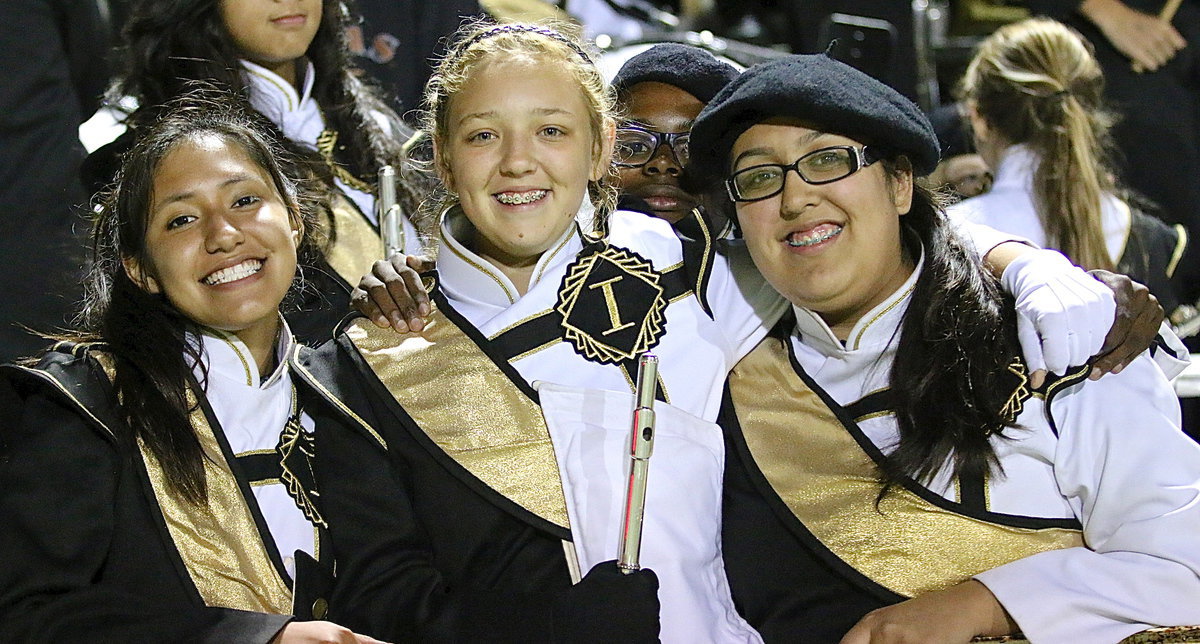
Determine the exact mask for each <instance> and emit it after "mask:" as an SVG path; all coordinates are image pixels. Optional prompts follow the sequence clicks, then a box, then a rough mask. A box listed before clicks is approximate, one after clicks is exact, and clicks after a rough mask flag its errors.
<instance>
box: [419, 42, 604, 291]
mask: <svg viewBox="0 0 1200 644" xmlns="http://www.w3.org/2000/svg"><path fill="white" fill-rule="evenodd" d="M590 116H591V112H590V111H589V107H588V104H587V102H586V100H585V99H584V96H583V92H582V90H581V88H580V85H579V82H578V81H577V80H576V79H575V78H574V77H573V76H572V75H571V74H570V73H568V72H567V71H565V70H563V69H561V67H560V66H558V65H554V64H551V63H548V62H542V61H538V60H536V59H532V60H531V59H527V58H520V59H516V60H503V61H491V62H486V63H483V64H480V65H478V66H477V67H476V69H475V71H474V72H473V73H472V74H471V76H470V78H469V79H468V80H467V82H466V84H465V85H463V87H462V89H461V90H459V91H458V92H457V93H456V94H454V95H453V96H452V97H451V99H450V104H449V112H448V115H447V127H446V136H445V137H444V142H443V143H442V144H441V145H438V146H437V147H436V155H437V159H438V168H439V171H440V173H441V175H442V179H443V180H444V181H445V182H446V185H447V187H448V188H450V189H451V190H453V191H454V192H456V193H457V194H458V199H459V203H460V204H461V205H462V209H463V212H464V213H465V214H466V216H467V219H469V220H470V221H471V224H472V225H474V227H475V231H476V237H475V240H474V242H473V244H472V250H474V251H475V252H477V253H479V255H480V256H482V257H483V258H485V259H487V260H488V261H490V262H492V263H493V264H495V265H497V266H498V267H500V268H501V269H502V270H504V269H506V268H520V267H532V266H533V265H534V264H536V263H537V260H538V258H539V257H540V256H541V255H542V253H544V252H546V250H548V249H549V248H550V246H551V245H553V244H554V242H556V241H557V240H558V239H559V238H560V237H561V236H562V235H563V233H564V232H565V231H566V229H567V227H568V226H570V225H572V222H573V221H574V220H575V214H576V212H577V211H578V210H579V207H580V205H581V204H582V203H583V200H584V198H586V196H587V186H588V181H589V180H598V179H600V177H601V176H603V173H604V171H605V170H606V169H607V167H608V162H609V158H610V155H611V152H612V133H611V132H606V133H604V135H603V136H602V137H601V139H602V140H597V136H596V135H595V134H594V133H593V129H592V126H591V119H590Z"/></svg>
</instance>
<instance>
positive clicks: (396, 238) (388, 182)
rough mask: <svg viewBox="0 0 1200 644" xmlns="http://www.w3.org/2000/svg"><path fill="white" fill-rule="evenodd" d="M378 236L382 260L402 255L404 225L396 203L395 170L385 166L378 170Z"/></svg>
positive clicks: (398, 205)
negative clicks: (381, 238) (381, 245)
mask: <svg viewBox="0 0 1200 644" xmlns="http://www.w3.org/2000/svg"><path fill="white" fill-rule="evenodd" d="M375 207H376V212H378V213H379V234H380V235H381V236H382V237H383V255H384V259H387V258H388V257H391V256H392V255H403V254H404V224H403V223H402V222H401V221H400V218H401V217H403V216H404V215H402V214H400V204H399V203H397V201H396V169H395V168H393V167H392V166H390V165H385V166H383V167H382V168H380V169H379V202H378V203H377V204H376V206H375Z"/></svg>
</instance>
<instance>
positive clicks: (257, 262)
mask: <svg viewBox="0 0 1200 644" xmlns="http://www.w3.org/2000/svg"><path fill="white" fill-rule="evenodd" d="M262 267H263V260H261V259H247V260H245V261H242V262H239V263H237V264H234V265H233V266H228V267H226V268H222V269H219V270H215V271H213V272H211V273H209V274H208V275H205V276H204V279H202V280H200V281H201V282H204V283H205V284H207V285H209V286H220V285H221V284H229V283H230V282H236V281H238V280H242V279H246V278H247V277H250V276H251V275H254V274H255V273H257V272H259V271H261V270H262Z"/></svg>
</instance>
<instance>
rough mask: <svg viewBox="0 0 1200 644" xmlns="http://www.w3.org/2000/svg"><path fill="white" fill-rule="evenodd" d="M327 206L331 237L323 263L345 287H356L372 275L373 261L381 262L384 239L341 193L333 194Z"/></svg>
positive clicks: (383, 253)
mask: <svg viewBox="0 0 1200 644" xmlns="http://www.w3.org/2000/svg"><path fill="white" fill-rule="evenodd" d="M330 205H331V209H332V210H333V235H334V236H333V243H332V244H330V247H329V250H328V251H327V252H326V253H325V260H326V261H328V262H329V266H331V267H332V268H333V270H335V271H337V274H338V275H341V276H342V279H344V280H346V283H347V284H350V285H351V286H355V285H357V284H358V280H360V279H362V277H363V275H366V274H368V273H370V272H371V265H372V264H374V263H375V260H377V259H383V258H384V255H385V250H384V248H383V239H382V238H381V237H380V236H379V233H378V232H377V231H376V230H375V228H374V227H372V226H371V222H369V221H367V220H366V218H365V217H363V215H362V214H361V213H360V212H359V211H358V208H357V207H356V206H355V205H353V204H352V203H351V202H350V200H349V199H347V198H346V196H345V195H343V194H342V193H341V192H339V191H334V193H333V202H332V203H331V204H330Z"/></svg>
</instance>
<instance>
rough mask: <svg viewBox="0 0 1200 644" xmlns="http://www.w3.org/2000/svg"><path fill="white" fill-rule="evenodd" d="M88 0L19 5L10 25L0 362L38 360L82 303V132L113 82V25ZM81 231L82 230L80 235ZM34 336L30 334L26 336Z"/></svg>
mask: <svg viewBox="0 0 1200 644" xmlns="http://www.w3.org/2000/svg"><path fill="white" fill-rule="evenodd" d="M101 9H102V5H101V4H100V3H98V2H95V1H83V0H10V1H9V2H6V3H5V5H4V20H2V21H0V206H2V207H3V212H4V217H3V219H0V264H3V265H4V269H5V277H4V280H3V288H2V289H0V360H8V359H12V358H16V357H18V356H22V355H31V354H32V353H34V352H35V351H37V350H39V349H43V348H45V344H46V343H45V341H44V340H42V339H41V338H39V337H38V336H36V335H34V334H31V333H28V332H26V330H25V328H29V329H34V330H36V331H40V332H52V331H55V330H57V329H61V328H63V327H64V326H65V325H66V324H67V317H68V315H69V312H70V311H71V310H72V308H73V306H74V304H75V301H76V300H77V299H78V297H79V296H80V295H81V292H80V289H79V281H80V276H81V275H82V265H83V262H84V259H83V256H84V245H83V230H84V229H85V228H86V225H85V223H84V219H83V218H82V217H81V216H80V214H79V213H81V212H82V210H83V208H82V207H83V206H84V205H85V204H86V203H87V200H88V193H87V192H86V191H85V190H84V187H83V184H82V183H81V182H80V180H79V166H80V164H81V163H82V162H83V158H84V156H85V152H84V150H83V146H82V145H81V144H80V142H79V132H78V128H79V124H80V123H82V122H83V121H84V120H85V119H87V118H88V117H89V116H91V114H92V112H94V111H95V110H96V107H97V106H98V105H99V101H100V95H101V94H102V93H103V92H104V86H105V84H106V82H107V79H108V76H107V67H106V65H105V58H106V56H107V53H108V50H107V45H108V40H109V39H108V25H107V23H106V21H105V15H104V13H103V12H102V10H101ZM76 229H78V230H76ZM23 327H24V328H23Z"/></svg>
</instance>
